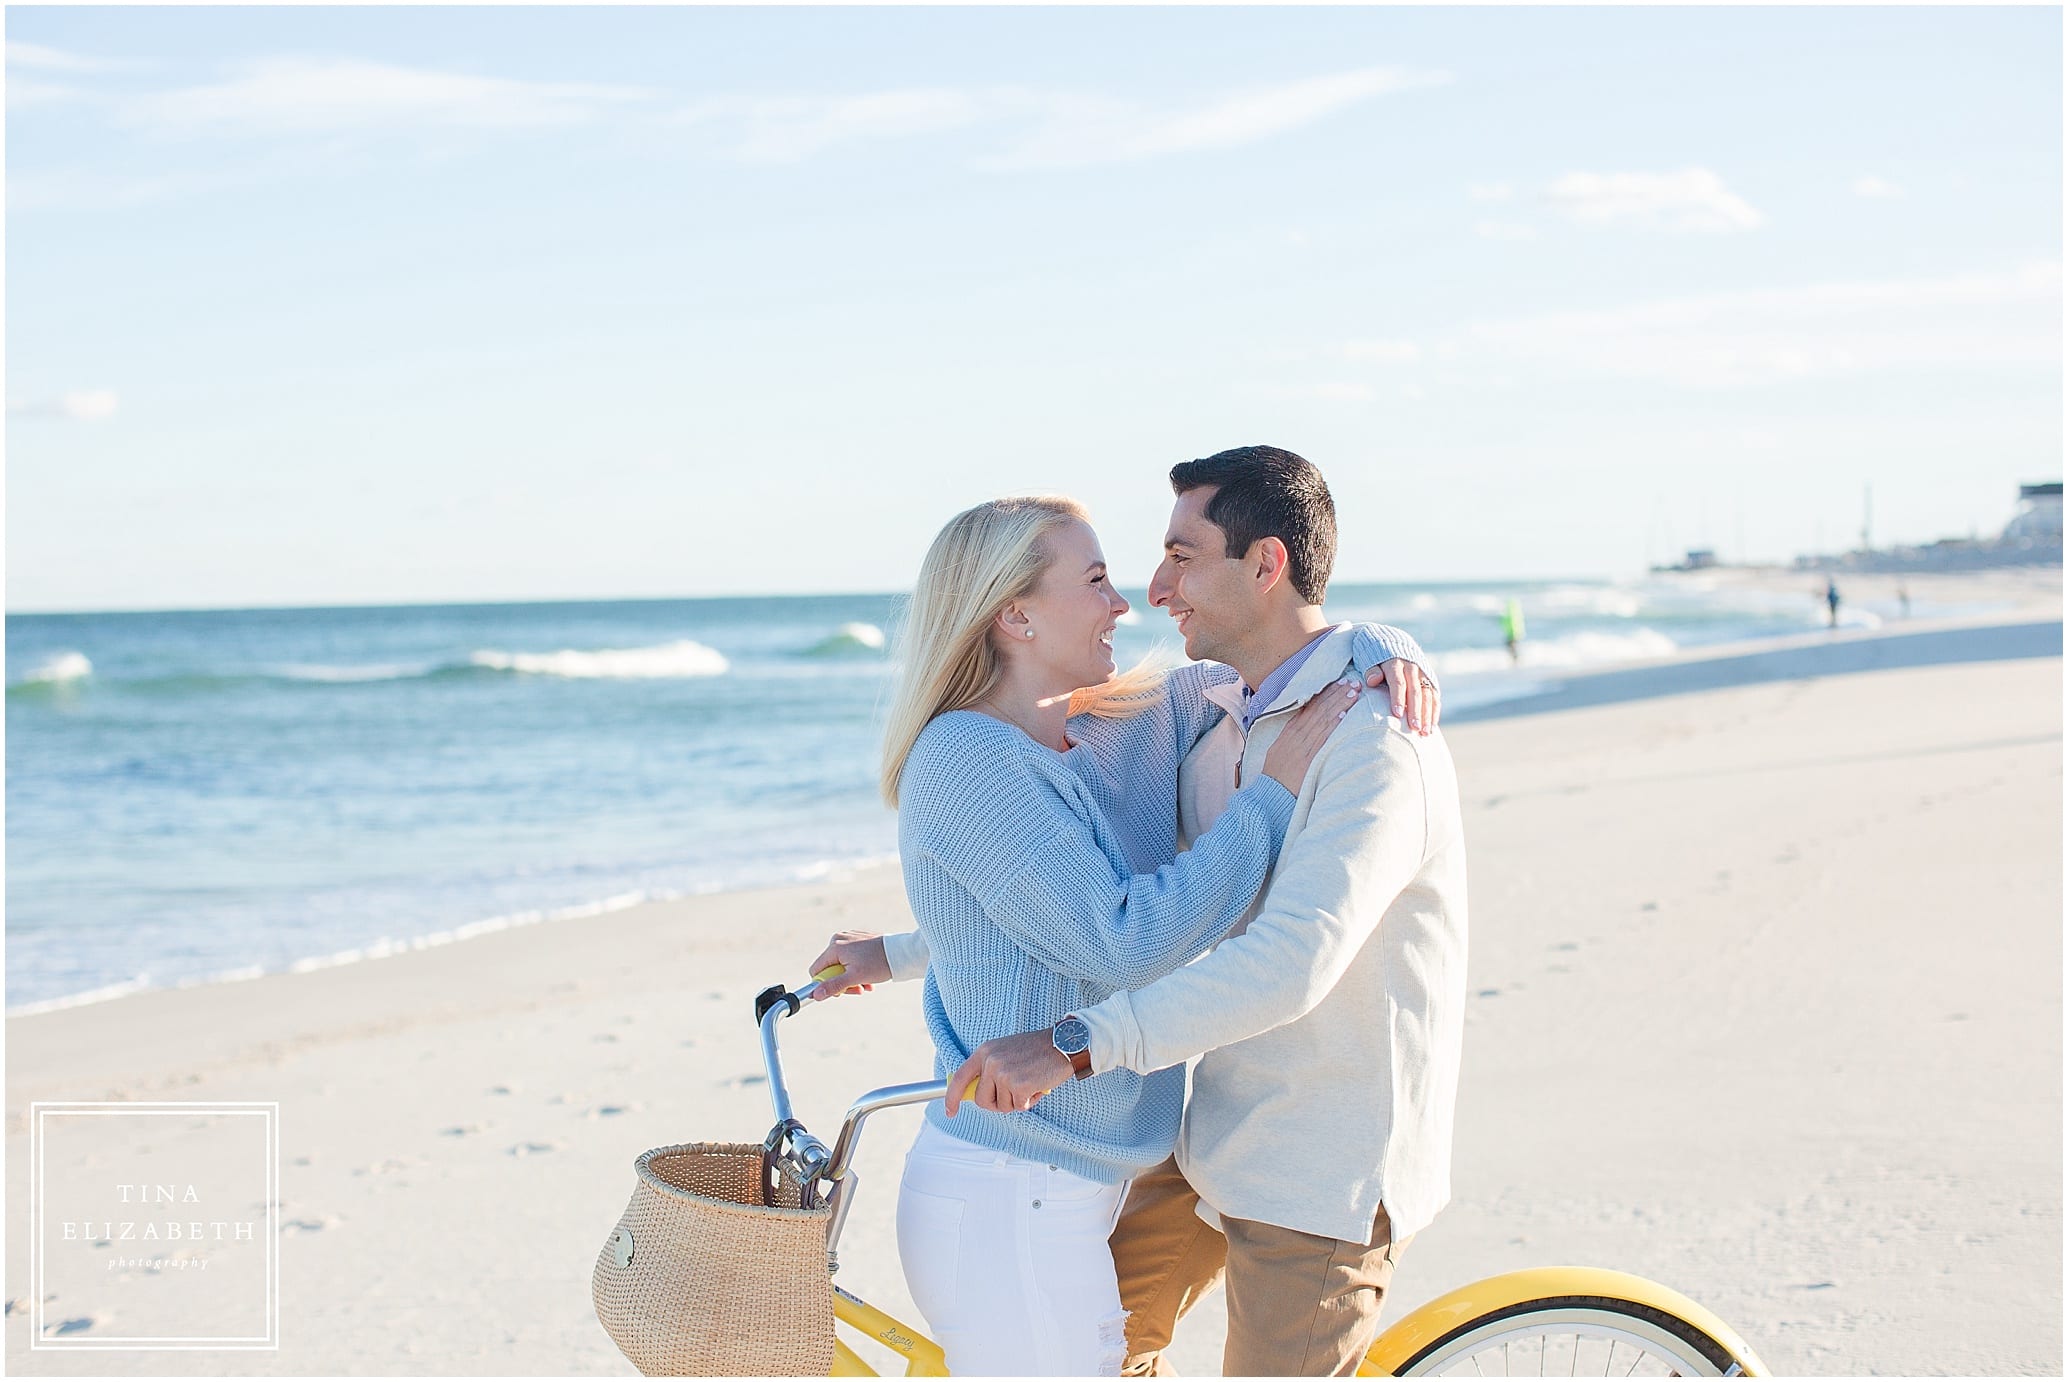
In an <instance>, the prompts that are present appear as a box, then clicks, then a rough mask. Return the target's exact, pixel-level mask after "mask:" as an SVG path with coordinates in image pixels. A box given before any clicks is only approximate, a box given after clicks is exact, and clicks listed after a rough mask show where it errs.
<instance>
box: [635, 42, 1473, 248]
mask: <svg viewBox="0 0 2068 1382" xmlns="http://www.w3.org/2000/svg"><path fill="white" fill-rule="evenodd" d="M1449 80H1450V77H1449V74H1447V73H1443V72H1410V71H1405V70H1402V69H1398V68H1390V67H1370V68H1361V69H1358V70H1356V71H1351V72H1339V73H1333V74H1329V75H1325V76H1318V77H1307V78H1303V79H1301V80H1298V81H1291V82H1283V83H1279V84H1277V85H1273V86H1265V87H1256V88H1252V89H1250V90H1248V91H1244V92H1238V93H1236V94H1234V95H1232V96H1229V97H1226V98H1224V99H1222V100H1219V101H1212V102H1208V103H1206V104H1203V105H1198V106H1193V107H1190V108H1182V109H1177V110H1152V109H1149V108H1147V107H1144V106H1141V105H1138V104H1136V103H1134V102H1131V101H1125V100H1118V99H1115V98H1112V97H1107V96H1100V95H1091V94H1086V93H1082V92H1071V91H1057V90H1052V89H1045V88H1037V87H1017V86H1008V87H990V88H980V89H970V90H960V89H954V88H913V89H904V90H889V91H877V92H865V93H862V94H860V95H855V96H835V97H824V96H814V97H769V96H717V97H712V98H709V99H706V100H702V101H698V102H696V103H695V104H693V105H690V106H687V107H685V108H684V109H682V110H680V111H678V112H676V114H675V116H674V117H673V118H674V120H675V121H676V122H677V123H680V124H684V125H690V126H697V127H703V128H708V129H712V130H714V131H717V132H719V138H720V139H721V140H722V141H723V147H724V150H725V152H726V153H727V154H728V155H729V156H731V157H734V158H739V159H744V160H748V161H752V162H795V161H798V160H802V159H806V158H810V157H812V156H813V155H815V154H818V153H820V152H822V151H824V150H826V149H829V148H833V147H835V146H837V145H841V144H846V143H852V142H855V141H858V140H866V139H889V138H908V137H912V136H918V135H929V134H939V133H943V132H946V131H950V130H957V129H966V128H970V127H974V126H979V125H993V126H997V127H999V128H1000V129H1001V131H1006V132H1008V133H1007V135H1006V141H1007V142H1006V143H1005V145H1004V147H1003V148H1002V150H1000V151H998V152H994V153H993V154H991V155H989V156H987V157H984V158H981V159H980V160H979V163H980V165H981V166H984V167H990V168H1031V167H1074V166H1080V165H1085V164H1094V163H1111V162H1124V161H1129V160H1135V159H1144V158H1154V157H1158V156H1161V155H1166V154H1178V153H1191V152H1195V151H1199V150H1205V149H1222V148H1234V147H1238V146H1240V145H1244V144H1253V143H1257V142H1259V141H1262V140H1265V139H1269V138H1272V137H1273V136H1276V135H1280V134H1284V133H1287V132H1289V131H1291V130H1295V129H1298V128H1300V127H1302V126H1304V125H1308V124H1312V123H1313V122H1314V121H1317V120H1320V119H1323V118H1325V117H1326V116H1329V115H1332V114H1334V113H1336V112H1338V111H1341V110H1345V109H1348V108H1349V107H1351V106H1353V105H1357V104H1359V103H1361V102H1364V101H1368V100H1371V99H1373V98H1375V97H1378V96H1381V95H1385V94H1387V93H1390V92H1395V91H1406V90H1412V89H1415V88H1418V87H1426V86H1436V85H1441V84H1443V83H1446V82H1448V81H1449ZM1295 243H1297V241H1295Z"/></svg>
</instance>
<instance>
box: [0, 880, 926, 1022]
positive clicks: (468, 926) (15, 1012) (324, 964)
mask: <svg viewBox="0 0 2068 1382" xmlns="http://www.w3.org/2000/svg"><path fill="white" fill-rule="evenodd" d="M895 862H897V855H895V854H863V855H857V856H855V857H853V858H847V859H818V860H813V861H811V862H809V863H804V864H796V865H792V866H790V867H788V868H777V869H774V870H772V871H771V872H770V873H768V874H765V875H760V876H741V877H738V878H732V879H725V878H713V879H706V880H703V881H701V882H698V883H693V884H691V885H689V886H688V887H686V888H674V889H644V890H639V891H634V892H624V893H618V894H617V895H615V896H613V897H605V898H600V899H598V900H596V901H594V902H581V903H576V904H575V905H573V906H571V907H551V908H544V907H542V908H536V909H532V910H528V911H522V912H509V913H506V914H504V915H502V916H494V917H485V918H483V919H482V920H480V921H470V922H467V923H465V924H463V925H460V926H454V927H451V928H449V929H447V930H443V931H432V932H428V933H426V934H424V935H420V936H399V937H398V936H383V937H381V938H380V939H379V940H374V941H369V942H367V943H366V944H365V945H355V946H352V947H350V948H348V949H344V950H335V951H332V952H330V953H329V954H327V955H311V956H308V957H306V958H304V959H299V960H295V961H294V962H292V963H291V964H289V965H288V966H287V967H286V969H285V970H284V971H281V972H284V973H289V974H306V973H308V972H310V971H311V970H318V969H334V968H336V967H337V966H339V965H348V964H357V963H358V962H360V961H361V960H378V959H381V958H383V957H385V956H389V955H404V954H407V953H409V952H410V951H412V950H429V949H431V948H433V947H435V946H441V945H452V944H455V943H457V942H459V941H466V940H472V939H474V938H475V937H476V936H485V935H489V934H492V933H494V932H497V931H508V930H512V929H513V928H516V927H519V926H531V925H535V924H537V923H539V922H544V921H574V920H577V919H580V918H582V917H599V916H607V915H610V914H611V913H614V912H623V911H627V910H629V909H631V908H633V907H637V906H640V905H642V904H644V903H648V902H673V901H677V900H679V899H681V898H686V897H702V896H706V895H709V894H712V893H726V892H737V891H740V890H743V889H755V888H766V887H772V886H774V887H780V886H782V885H784V884H787V883H811V882H833V883H838V882H844V881H846V880H848V879H850V878H853V877H854V876H855V875H856V874H857V873H859V872H860V871H862V870H864V869H871V868H882V867H885V866H887V865H889V864H893V863H895ZM273 972H275V971H271V970H268V969H266V967H265V966H264V965H258V964H253V965H243V966H239V967H238V968H235V969H227V970H220V971H218V972H216V973H213V974H205V975H199V976H196V977H193V978H188V979H181V980H178V981H176V982H174V983H173V984H172V985H170V987H173V988H199V987H201V986H203V985H206V984H221V983H236V982H240V981H248V980H252V979H262V978H264V977H266V975H267V974H269V973H273ZM155 987H165V986H164V985H154V984H153V983H152V982H151V976H150V975H148V974H139V975H137V976H135V977H134V978H131V979H125V980H123V981H121V982H120V983H114V984H106V985H103V986H102V987H100V988H95V989H88V990H86V991H85V992H83V993H71V994H66V995H65V996H63V997H61V998H47V999H42V1000H39V1001H37V1002H33V1003H24V1004H22V1005H21V1006H20V1007H17V1008H9V1009H8V1010H7V1013H6V1015H7V1016H8V1017H25V1016H28V1015H30V1014H32V1013H42V1012H55V1011H57V1010H58V1009H60V1008H77V1007H83V1006H84V1005H86V1004H89V1003H105V1002H107V1001H109V1000H110V999H115V998H122V997H125V996H127V995H129V994H132V993H140V992H143V991H144V990H146V989H150V988H155Z"/></svg>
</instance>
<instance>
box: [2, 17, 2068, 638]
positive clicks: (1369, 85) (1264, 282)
mask: <svg viewBox="0 0 2068 1382" xmlns="http://www.w3.org/2000/svg"><path fill="white" fill-rule="evenodd" d="M2061 23H2062V20H2061V14H2060V11H2059V10H2058V9H2055V8H1907V9H1881V8H1874V9H1870V8H1817V9H1786V8H1771V7H1757V8H1749V7H1748V8H1738V9H1728V8H1715V7H1699V8H1656V9H1652V8H1583V9H1550V8H1540V9H1509V8H1481V7H1474V8H1456V9H1428V8H1355V9H1352V8H1303V9H1283V8H1261V7H1253V8H1251V7H1244V8H1236V7H1230V8H1211V9H1189V8H1188V9H1174V8H1154V9H1117V8H1080V7H1069V8H1051V9H1035V8H990V9H945V8H900V9H884V10H870V9H851V8H842V9H823V10H822V9H802V8H768V9H691V8H659V7H627V8H614V9H594V8H588V9H583V8H488V7H464V8H442V9H412V8H406V7H383V8H301V7H294V8H271V9H268V8H247V7H223V8H209V9H201V8H196V9H182V8H169V7H166V8H161V7H135V8H110V9H91V8H61V7H48V8H44V7H28V6H10V7H8V8H7V10H6V14H5V26H6V192H7V206H6V251H7V267H6V287H7V293H6V332H7V339H6V345H7V353H6V397H7V426H6V444H7V454H6V461H7V474H6V480H7V500H8V503H7V529H6V532H7V561H6V576H7V589H6V607H7V608H8V609H9V610H12V611H31V610H55V609H136V608H161V607H217V606H256V605H296V604H333V603H338V604H342V603H406V602H417V601H448V600H504V599H555V598H568V599H574V598H613V597H629V596H675V595H715V594H744V593H782V592H830V591H864V590H866V591H887V590H898V589H904V588H908V587H909V585H910V583H911V581H912V579H913V576H914V574H915V573H916V571H917V569H918V564H919V560H920V558H921V556H922V555H923V553H924V550H925V547H926V544H927V543H928V541H929V540H930V539H931V537H932V535H933V534H934V532H936V531H937V530H938V529H939V527H940V525H941V524H942V523H943V522H945V521H946V520H947V519H948V518H949V517H950V516H951V515H952V514H954V513H955V512H956V511H958V510H959V509H961V508H963V507H966V506H967V505H969V504H972V503H976V502H979V501H981V500H983V499H987V498H991V497H994V496H996V495H999V494H1006V493H1017V492H1027V491H1051V492H1053V491H1060V492H1064V493H1069V494H1072V495H1075V496H1076V497H1078V498H1079V499H1081V500H1083V501H1084V502H1085V503H1086V504H1087V505H1088V506H1089V507H1090V508H1091V510H1092V512H1093V515H1094V520H1095V522H1096V523H1097V525H1098V527H1099V531H1100V534H1101V537H1102V539H1103V540H1104V545H1105V549H1106V553H1107V555H1108V557H1109V558H1110V559H1111V560H1112V562H1113V564H1114V567H1115V574H1116V577H1117V578H1119V579H1120V580H1121V582H1122V583H1123V584H1133V585H1137V586H1139V585H1140V584H1141V583H1143V582H1145V581H1146V579H1147V577H1148V574H1149V571H1150V569H1151V568H1152V566H1153V565H1154V562H1155V560H1156V558H1157V555H1158V550H1157V549H1158V546H1159V544H1160V541H1161V537H1162V532H1163V526H1164V522H1165V519H1166V516H1167V514H1168V510H1169V505H1170V495H1169V490H1168V486H1167V483H1166V481H1165V478H1164V477H1165V475H1166V473H1167V472H1168V470H1169V468H1170V466H1171V465H1172V464H1174V463H1176V462H1178V461H1182V460H1187V459H1191V458H1193V457H1197V456H1204V455H1207V454H1210V453H1212V452H1215V451H1219V450H1222V449H1225V448H1227V447H1231V446H1238V445H1244V444H1249V443H1256V442H1268V443H1271V444H1274V445H1278V446H1283V447H1287V448H1290V449H1292V450H1295V451H1298V452H1299V453H1300V454H1302V455H1304V456H1306V457H1307V458H1308V459H1310V460H1312V461H1313V462H1315V464H1317V465H1318V466H1320V467H1321V469H1322V471H1323V473H1324V474H1325V475H1326V476H1327V477H1328V480H1329V483H1330V485H1331V488H1332V490H1333V492H1334V495H1335V498H1336V504H1337V508H1338V513H1339V519H1340V526H1341V531H1342V548H1341V553H1340V555H1339V557H1338V561H1337V568H1336V574H1337V579H1338V580H1340V581H1352V580H1357V581H1366V580H1369V581H1421V580H1477V579H1497V578H1510V577H1551V576H1610V577H1620V576H1634V575H1637V574H1639V573H1641V572H1642V571H1643V569H1644V568H1645V566H1646V565H1647V564H1649V563H1652V562H1662V561H1668V560H1672V559H1675V558H1677V557H1678V556H1679V555H1680V553H1681V552H1682V551H1683V550H1684V549H1686V548H1689V547H1697V546H1708V547H1714V548H1717V549H1719V550H1720V551H1721V553H1722V555H1723V556H1724V557H1725V558H1726V559H1747V560H1781V561H1785V560H1787V559H1789V558H1792V557H1793V556H1795V555H1796V554H1798V553H1802V552H1808V551H1813V550H1833V549H1841V548H1844V547H1846V546H1850V545H1854V544H1856V543H1857V542H1858V541H1859V538H1860V532H1861V527H1862V524H1863V521H1865V520H1866V518H1867V512H1866V510H1867V504H1866V502H1865V491H1866V489H1867V487H1869V486H1871V487H1872V504H1871V523H1872V536H1873V539H1874V541H1875V542H1877V543H1889V542H1903V541H1929V540H1931V539H1934V538H1937V537H1940V536H1945V535H1948V534H1961V535H1965V534H1967V533H1969V532H1970V531H1980V532H1982V533H1989V532H1993V531H1994V530H1995V529H1997V528H1999V527H2000V526H2001V525H2002V524H2003V523H2004V522H2005V521H2006V520H2007V519H2008V518H2009V517H2010V515H2011V512H2012V511H2013V508H2014V506H2015V498H2016V486H2017V485H2018V484H2019V483H2021V482H2029V481H2038V480H2054V479H2059V478H2060V476H2061V445H2062V383H2061V380H2062V376H2061V339H2062V338H2061V326H2062V319H2061V265H2060V260H2061V243H2062V242H2061V230H2062V227H2061V206H2062V186H2061V169H2062V158H2061V153H2062V151H2061V127H2062V91H2061V72H2062V32H2061Z"/></svg>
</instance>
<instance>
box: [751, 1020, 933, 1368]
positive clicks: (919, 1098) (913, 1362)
mask: <svg viewBox="0 0 2068 1382" xmlns="http://www.w3.org/2000/svg"><path fill="white" fill-rule="evenodd" d="M804 987H805V988H806V989H808V988H810V987H811V985H809V984H807V985H805V986H804ZM803 1003H804V998H803V990H798V991H797V992H786V991H784V989H783V987H782V985H780V984H778V985H776V986H775V987H774V988H771V989H768V990H766V991H765V992H763V993H762V994H761V996H760V997H759V998H757V999H755V1000H754V1006H755V1009H756V1011H757V1012H759V1014H760V1017H761V1060H762V1064H763V1065H764V1066H765V1067H766V1068H767V1071H768V1097H769V1101H770V1103H771V1104H772V1105H773V1106H774V1109H775V1116H776V1124H775V1128H774V1130H773V1131H771V1132H770V1133H769V1139H770V1146H769V1150H770V1152H771V1153H773V1154H774V1156H775V1157H776V1159H777V1161H778V1162H779V1163H780V1164H782V1165H783V1166H785V1167H786V1168H787V1169H788V1170H789V1171H790V1173H791V1174H792V1175H794V1176H796V1178H797V1183H798V1184H799V1185H801V1186H803V1187H804V1188H805V1192H806V1196H807V1198H808V1199H810V1198H811V1197H812V1196H813V1192H814V1191H815V1190H816V1187H817V1185H818V1184H819V1183H820V1182H822V1181H823V1182H825V1183H826V1184H828V1185H829V1186H830V1187H831V1189H830V1190H828V1191H827V1192H826V1199H825V1201H824V1202H825V1203H826V1204H828V1205H830V1206H831V1208H832V1211H833V1214H832V1221H831V1222H830V1223H829V1224H828V1225H827V1228H826V1271H827V1273H828V1274H829V1275H835V1276H837V1275H838V1274H839V1272H840V1232H841V1230H842V1229H843V1228H844V1227H846V1224H847V1210H848V1206H849V1205H850V1204H852V1203H853V1198H854V1189H855V1186H856V1184H857V1183H858V1182H859V1181H860V1180H861V1177H860V1176H859V1175H857V1174H856V1173H855V1170H854V1158H855V1153H856V1151H857V1150H859V1148H860V1146H861V1140H862V1129H863V1127H864V1126H865V1125H866V1124H867V1123H868V1121H869V1119H870V1118H871V1117H872V1116H873V1115H875V1114H878V1113H881V1112H883V1110H885V1109H890V1108H901V1107H904V1106H906V1105H908V1104H924V1103H930V1102H931V1101H933V1100H935V1099H939V1098H941V1097H943V1096H944V1095H946V1094H947V1092H948V1085H947V1082H946V1081H944V1080H927V1081H922V1082H920V1083H917V1084H900V1085H886V1086H884V1087H883V1088H881V1089H872V1090H870V1091H869V1092H868V1093H867V1094H864V1095H862V1096H861V1097H860V1098H859V1099H856V1100H855V1101H854V1103H852V1104H851V1105H849V1106H848V1110H847V1117H846V1118H844V1119H842V1120H841V1123H840V1133H839V1135H838V1136H837V1137H835V1138H834V1139H833V1145H832V1147H831V1148H830V1149H829V1148H828V1147H827V1146H826V1144H825V1143H823V1142H821V1141H819V1140H818V1139H817V1138H816V1137H813V1136H812V1135H811V1134H810V1133H809V1132H807V1131H805V1129H804V1125H803V1124H801V1123H799V1122H798V1121H797V1119H796V1117H795V1116H794V1114H793V1111H792V1109H791V1105H790V1087H789V1085H788V1084H787V1083H786V1082H785V1081H784V1079H783V1058H782V1052H781V1050H780V1049H779V1047H778V1044H777V1041H776V1031H775V1029H776V1024H777V1023H778V1022H780V1021H782V1020H783V1019H784V1018H785V1017H789V1016H792V1015H794V1014H795V1013H796V1012H797V1011H798V1009H799V1008H801V1007H802V1006H803ZM813 1202H815V1200H814V1201H813ZM833 1318H834V1319H835V1320H837V1321H839V1322H840V1323H842V1324H845V1325H848V1326H849V1327H851V1328H853V1329H856V1330H859V1331H860V1332H861V1333H864V1334H866V1335H868V1336H869V1337H870V1338H872V1339H875V1340H876V1341H878V1342H879V1343H882V1344H884V1345H886V1346H888V1347H889V1348H891V1349H892V1350H894V1351H895V1352H897V1353H899V1354H901V1355H902V1356H903V1357H904V1358H905V1359H906V1360H907V1364H906V1368H905V1376H907V1377H946V1376H947V1375H948V1362H947V1356H946V1355H945V1354H944V1353H943V1352H942V1351H941V1346H940V1345H939V1344H937V1343H935V1342H934V1341H933V1340H932V1339H929V1338H927V1337H926V1335H925V1333H924V1332H923V1331H921V1330H917V1329H914V1328H912V1327H911V1326H910V1325H908V1324H906V1323H905V1322H904V1321H903V1320H900V1319H898V1318H897V1317H896V1316H894V1315H891V1314H890V1313H888V1312H887V1311H883V1310H879V1309H877V1308H876V1307H875V1306H873V1305H871V1304H869V1303H868V1302H867V1301H865V1300H863V1299H862V1298H861V1297H860V1296H858V1295H855V1294H854V1293H853V1292H852V1291H849V1290H847V1289H845V1288H844V1287H841V1286H839V1285H837V1284H836V1285H835V1286H834V1287H833ZM877 1375H878V1373H877V1372H876V1369H874V1368H872V1367H870V1366H869V1365H868V1363H867V1362H865V1361H863V1359H862V1356H861V1355H860V1354H858V1353H856V1352H855V1351H854V1349H853V1348H851V1347H849V1345H848V1344H847V1342H846V1341H845V1340H844V1339H840V1338H837V1337H836V1338H835V1339H834V1341H833V1376H835V1377H875V1376H877Z"/></svg>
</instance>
